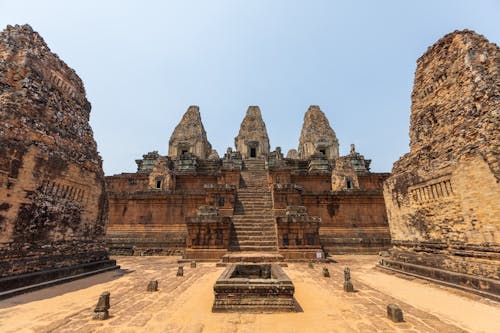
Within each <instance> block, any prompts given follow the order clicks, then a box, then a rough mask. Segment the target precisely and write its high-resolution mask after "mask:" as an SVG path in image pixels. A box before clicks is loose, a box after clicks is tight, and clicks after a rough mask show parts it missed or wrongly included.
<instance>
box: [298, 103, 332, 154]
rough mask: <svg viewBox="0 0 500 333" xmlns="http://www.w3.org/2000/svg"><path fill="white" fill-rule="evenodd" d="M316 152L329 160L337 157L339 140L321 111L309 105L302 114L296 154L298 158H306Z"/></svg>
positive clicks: (315, 106)
mask: <svg viewBox="0 0 500 333" xmlns="http://www.w3.org/2000/svg"><path fill="white" fill-rule="evenodd" d="M316 153H320V154H322V155H324V156H326V158H327V159H329V160H331V159H335V158H337V157H339V141H338V140H337V136H336V135H335V132H334V131H333V129H332V128H331V127H330V123H329V122H328V119H327V118H326V116H325V114H324V113H323V111H321V109H320V108H319V106H317V105H311V106H310V107H309V109H308V110H307V112H306V113H305V115H304V123H303V125H302V132H301V134H300V139H299V149H298V153H297V154H298V158H300V159H308V158H309V157H311V156H312V155H314V154H316Z"/></svg>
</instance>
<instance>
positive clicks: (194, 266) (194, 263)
mask: <svg viewBox="0 0 500 333" xmlns="http://www.w3.org/2000/svg"><path fill="white" fill-rule="evenodd" d="M191 268H196V261H194V260H193V261H191Z"/></svg>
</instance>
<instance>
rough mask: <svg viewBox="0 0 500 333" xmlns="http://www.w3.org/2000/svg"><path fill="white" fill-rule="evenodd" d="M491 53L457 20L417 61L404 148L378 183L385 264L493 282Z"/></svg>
mask: <svg viewBox="0 0 500 333" xmlns="http://www.w3.org/2000/svg"><path fill="white" fill-rule="evenodd" d="M498 59H499V48H498V46H497V45H495V44H493V43H489V42H488V41H487V40H486V39H485V38H484V37H483V36H481V35H478V34H476V33H474V32H472V31H468V30H464V31H456V32H454V33H451V34H448V35H446V36H444V37H443V38H442V39H440V40H439V41H438V42H437V43H436V44H434V45H433V46H431V47H430V48H429V49H428V50H427V52H426V53H425V54H424V55H423V56H422V57H421V58H420V59H419V60H418V61H417V71H416V74H415V82H414V87H413V93H412V112H411V125H410V152H409V153H408V154H406V155H404V156H403V157H401V158H400V159H399V160H398V161H397V162H396V163H395V164H394V167H393V170H392V175H391V177H390V178H389V179H388V180H387V181H386V183H385V187H384V196H385V202H386V205H387V212H388V217H389V223H390V229H391V236H392V239H393V243H394V245H395V247H394V248H393V250H392V257H391V260H394V261H397V263H392V264H391V263H390V262H388V264H389V265H390V266H392V267H398V268H402V269H405V270H414V271H415V272H417V271H419V274H424V275H430V276H433V277H434V278H440V279H448V280H449V281H450V282H453V283H458V284H461V285H465V286H467V287H471V288H476V289H484V290H486V291H490V292H493V293H499V292H500V290H498V280H499V279H500V275H499V273H500V246H499V242H500V218H499V216H500V184H499V181H500V158H499V156H500V155H499V154H500V150H499V147H500V115H499V113H498V111H499V105H500V102H499V101H500V94H499V89H498V82H499V79H500V77H499V71H498V70H499V66H498V64H499V62H498ZM401 263H403V265H402V266H401ZM407 264H415V265H418V266H420V267H413V268H412V267H410V266H408V265H407ZM398 265H399V266H398ZM436 269H442V270H444V271H447V272H455V273H460V274H470V275H473V276H475V277H476V278H488V279H494V280H496V281H497V282H494V283H489V282H485V281H484V280H474V279H473V278H472V279H471V278H469V277H467V276H461V275H459V276H455V277H452V276H450V275H447V274H446V272H444V273H443V272H441V273H439V272H438V271H436ZM495 283H496V286H495Z"/></svg>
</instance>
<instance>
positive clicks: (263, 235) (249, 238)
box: [238, 232, 276, 242]
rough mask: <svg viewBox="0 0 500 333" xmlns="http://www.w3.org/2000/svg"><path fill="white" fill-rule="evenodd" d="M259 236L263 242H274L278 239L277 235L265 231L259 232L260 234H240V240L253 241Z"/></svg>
mask: <svg viewBox="0 0 500 333" xmlns="http://www.w3.org/2000/svg"><path fill="white" fill-rule="evenodd" d="M256 237H258V239H259V240H261V241H263V242H270V241H272V242H274V241H276V237H274V236H270V235H268V234H267V233H263V232H259V233H258V234H257V233H255V234H250V235H247V234H245V235H240V234H238V241H240V242H242V241H253V240H255V238H256Z"/></svg>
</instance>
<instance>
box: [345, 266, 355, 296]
mask: <svg viewBox="0 0 500 333" xmlns="http://www.w3.org/2000/svg"><path fill="white" fill-rule="evenodd" d="M344 291H345V292H347V293H352V292H354V286H353V285H352V282H351V270H350V269H349V267H346V268H344Z"/></svg>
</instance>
